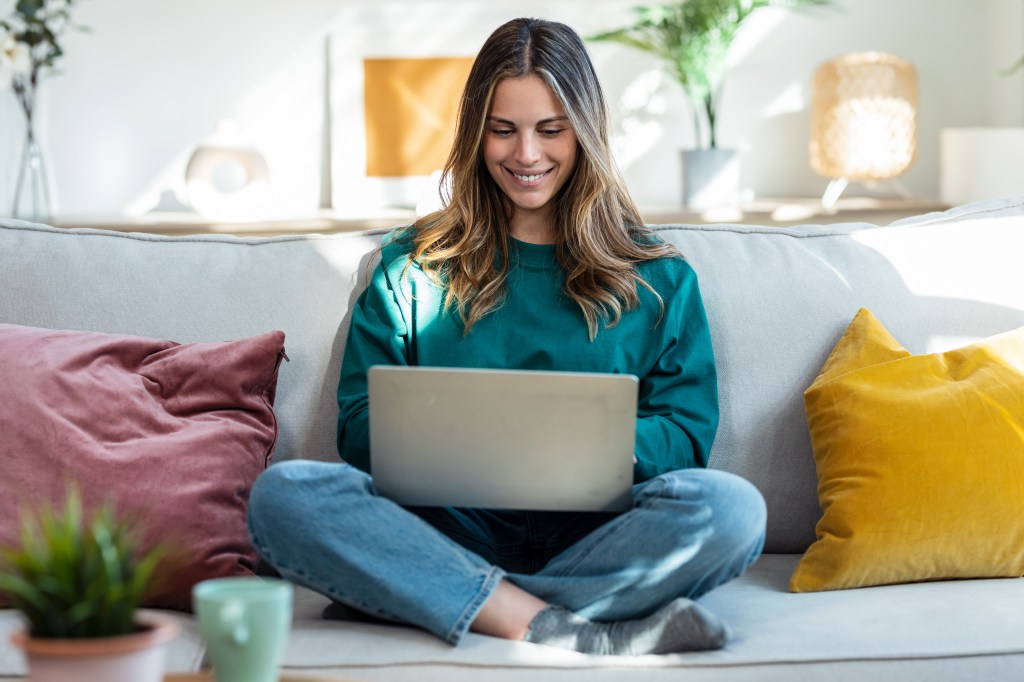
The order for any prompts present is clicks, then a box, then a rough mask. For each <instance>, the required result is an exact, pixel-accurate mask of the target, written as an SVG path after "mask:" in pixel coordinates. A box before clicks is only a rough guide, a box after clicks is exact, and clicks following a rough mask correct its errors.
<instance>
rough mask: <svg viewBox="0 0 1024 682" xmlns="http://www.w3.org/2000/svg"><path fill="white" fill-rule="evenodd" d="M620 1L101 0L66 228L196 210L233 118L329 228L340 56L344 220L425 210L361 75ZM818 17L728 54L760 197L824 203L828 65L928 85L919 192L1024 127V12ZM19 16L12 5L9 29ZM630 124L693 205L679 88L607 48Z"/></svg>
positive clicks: (50, 115) (592, 20) (76, 38)
mask: <svg viewBox="0 0 1024 682" xmlns="http://www.w3.org/2000/svg"><path fill="white" fill-rule="evenodd" d="M632 4H634V2H624V1H623V0H586V1H584V0H563V1H562V2H537V1H535V0H524V1H520V2H510V1H508V0H488V1H487V2H484V1H483V0H419V1H417V0H404V1H402V0H292V1H290V2H285V0H215V1H214V0H175V2H166V1H161V0H86V1H85V2H82V3H81V4H80V5H79V7H78V8H77V9H76V14H75V16H76V18H77V19H78V20H79V21H80V22H81V23H84V24H87V25H89V26H91V27H92V29H93V32H92V33H90V34H78V33H71V34H68V35H67V36H66V39H65V42H66V46H65V47H66V53H67V56H66V58H65V59H64V61H63V62H62V71H63V73H62V74H61V75H59V76H55V77H53V78H50V79H48V81H47V83H46V85H45V87H44V91H43V95H42V102H41V108H42V112H41V113H42V117H41V125H40V129H39V131H40V134H41V137H42V139H43V142H44V145H45V149H46V150H47V153H48V156H49V161H50V165H51V172H52V174H53V176H54V177H53V181H54V184H55V185H56V194H57V203H58V211H59V214H60V215H64V216H75V217H114V216H116V215H119V214H125V213H129V214H139V213H142V212H145V211H146V210H148V209H150V208H152V206H153V205H155V203H156V202H157V200H158V199H159V197H160V195H161V192H164V191H173V192H176V193H177V194H178V196H179V197H183V196H184V194H183V182H182V178H183V174H184V167H185V164H186V162H187V160H188V158H189V155H190V154H191V152H192V150H193V149H194V147H195V145H196V144H197V142H198V141H199V140H201V139H202V138H203V136H205V135H206V134H208V133H210V132H211V131H212V130H213V129H214V127H215V125H216V123H217V121H218V120H220V119H224V118H232V119H235V120H236V121H237V122H238V124H239V126H240V127H241V129H242V130H243V131H244V132H245V134H246V135H247V136H248V137H249V138H250V139H251V140H252V142H253V143H254V144H255V145H256V146H257V147H258V148H259V149H260V150H261V151H262V153H263V154H264V156H265V157H266V158H267V161H268V164H269V165H270V171H271V176H272V182H273V199H274V205H275V207H276V209H277V211H278V212H279V213H281V214H284V215H299V214H307V213H311V212H313V211H314V210H315V208H316V206H317V200H318V192H319V164H320V157H319V154H320V143H319V140H320V112H321V103H320V80H321V78H322V75H321V61H322V40H323V37H324V36H325V35H326V34H328V33H330V34H331V35H332V36H333V39H334V47H335V59H334V69H335V74H334V80H333V82H334V102H333V103H334V110H335V114H334V118H333V120H334V136H335V149H334V154H335V156H334V164H333V167H334V174H335V192H334V198H335V204H336V206H338V207H339V209H341V210H342V211H347V212H350V213H358V212H360V211H362V210H368V209H372V208H374V207H375V206H380V205H382V204H385V203H388V202H391V203H402V204H408V203H410V202H412V201H414V200H415V195H416V193H417V192H419V191H420V189H421V187H422V181H420V182H419V183H418V184H417V181H405V182H397V181H396V182H394V183H388V182H381V181H375V180H368V179H366V178H364V177H362V173H361V165H360V164H361V161H362V160H363V159H364V158H365V157H364V155H363V150H362V140H361V122H360V120H361V119H360V117H361V108H360V107H361V103H360V101H359V93H360V92H361V90H360V88H361V84H360V83H359V82H358V78H359V77H360V74H361V71H359V70H358V68H356V66H357V65H358V64H359V61H358V60H359V59H360V58H361V57H362V56H414V55H429V54H444V55H456V54H466V55H469V54H472V52H473V51H474V49H475V47H476V46H478V45H479V44H480V43H481V42H482V41H483V40H484V38H485V37H486V35H487V34H488V33H489V31H490V30H492V29H493V28H494V27H496V26H497V25H498V24H499V23H501V22H502V21H503V20H505V19H507V18H511V17H513V16H518V15H528V14H533V15H536V16H546V17H549V18H552V19H558V20H561V21H566V22H568V23H570V24H573V25H574V26H575V27H576V28H577V29H578V30H579V31H580V32H581V33H588V32H591V31H596V30H600V29H603V28H611V27H614V26H617V25H620V24H621V23H623V22H624V21H625V20H626V19H628V17H629V12H628V8H629V7H630V6H631V5H632ZM839 5H840V7H839V8H837V9H833V10H827V11H820V10H819V11H816V12H815V13H813V14H812V15H801V14H794V13H786V12H781V11H776V10H768V11H765V12H763V13H762V14H760V15H755V17H754V20H753V21H752V22H751V23H750V24H749V25H748V26H747V27H746V29H745V31H744V33H743V34H742V35H741V37H740V39H739V41H738V43H737V45H736V46H735V49H734V51H733V53H732V55H731V61H732V62H733V63H732V68H731V71H730V73H729V75H728V77H727V80H726V85H725V88H724V91H723V93H722V96H723V106H722V110H721V118H720V134H719V138H720V143H721V144H723V145H734V146H738V147H740V148H741V149H743V150H744V160H743V173H744V175H743V179H744V185H745V186H746V187H747V188H748V189H749V191H750V193H752V194H753V195H755V196H817V195H820V193H821V191H822V189H823V187H824V185H825V180H824V179H823V178H820V177H818V176H816V175H815V174H814V172H813V171H812V170H811V169H810V166H809V165H808V162H807V130H808V121H809V116H808V111H807V102H808V85H809V82H810V77H811V74H812V72H813V70H814V67H815V66H816V65H817V64H819V63H820V62H822V61H824V60H826V59H829V58H831V57H834V56H836V55H839V54H841V53H843V52H848V51H854V50H869V49H870V50H885V51H891V52H894V53H896V54H898V55H900V56H902V57H905V58H907V59H909V60H910V61H911V62H913V63H914V64H915V66H916V67H917V69H918V77H919V89H920V114H919V156H918V160H917V163H916V164H915V166H914V167H913V168H911V170H910V171H908V172H907V174H906V175H905V176H904V177H903V181H904V183H905V184H906V185H907V186H908V187H909V188H910V189H911V190H912V191H913V192H915V193H918V194H920V195H922V196H926V197H932V198H935V197H937V196H938V191H939V168H938V164H939V159H938V134H939V130H940V129H941V128H943V127H948V126H967V125H1015V126H1019V125H1024V74H1018V75H1016V76H1014V77H1004V76H1000V75H999V74H998V70H999V69H1000V68H1002V67H1003V66H1006V65H1008V64H1010V63H1012V62H1013V61H1014V60H1015V59H1016V58H1017V57H1018V56H1019V55H1020V54H1022V53H1024V0H980V1H978V0H970V1H969V0H841V2H840V3H839ZM11 6H13V0H3V1H0V11H2V12H3V13H4V14H6V13H7V11H8V9H9V8H10V7H11ZM591 49H592V53H593V55H594V59H595V62H596V63H597V65H598V70H599V72H600V74H601V77H602V80H603V82H604V84H605V88H606V90H607V92H608V95H609V99H610V100H611V103H612V107H613V111H614V124H615V131H616V140H615V142H616V149H617V154H618V158H619V161H620V164H621V165H622V166H623V167H624V170H625V173H626V178H627V181H628V182H629V184H630V186H631V189H632V191H633V193H634V195H635V197H636V198H637V199H638V201H639V202H640V203H641V204H642V205H644V206H648V207H658V208H666V207H673V206H678V205H679V203H680V195H681V192H680V189H679V185H680V171H679V161H678V150H679V149H681V148H683V147H686V146H688V145H690V144H691V142H692V133H691V124H690V121H691V114H690V112H689V109H688V105H687V103H686V102H685V100H684V99H683V97H682V95H681V93H680V92H679V90H678V88H677V86H675V84H674V83H672V82H671V81H669V80H668V79H666V78H664V77H662V76H661V73H660V72H659V71H658V69H657V67H656V65H655V63H654V62H653V61H652V60H651V59H650V58H648V57H647V56H646V55H643V54H640V53H636V52H633V51H630V50H628V49H627V48H623V47H619V46H615V45H608V44H593V45H592V48H591ZM20 140H21V120H20V118H19V112H18V111H17V109H16V107H15V105H14V101H13V96H11V95H10V93H0V215H3V214H6V212H7V211H8V209H9V196H10V194H11V192H12V191H13V185H14V177H15V171H16V167H17V163H16V162H17V158H18V155H19V153H20Z"/></svg>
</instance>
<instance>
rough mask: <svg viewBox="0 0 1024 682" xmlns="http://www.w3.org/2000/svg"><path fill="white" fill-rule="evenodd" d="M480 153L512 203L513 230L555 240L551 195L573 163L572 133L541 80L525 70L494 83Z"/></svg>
mask: <svg viewBox="0 0 1024 682" xmlns="http://www.w3.org/2000/svg"><path fill="white" fill-rule="evenodd" d="M483 156H484V163H485V164H486V166H487V171H488V172H489V173H490V174H491V177H492V178H494V181H495V182H496V183H498V187H500V188H501V191H502V192H504V193H505V195H506V196H507V197H508V198H509V199H510V200H511V201H512V204H513V205H514V206H515V214H514V215H513V219H512V233H513V235H515V236H517V237H524V236H526V237H530V236H532V237H547V238H548V240H549V241H553V237H554V234H553V228H554V222H553V219H552V218H553V203H552V199H553V198H554V197H555V195H557V194H558V191H559V190H560V189H561V188H562V186H563V185H564V184H565V182H566V180H568V179H569V177H570V176H571V175H572V171H573V168H575V167H576V133H574V132H573V129H572V127H571V126H570V125H569V118H568V117H567V116H566V114H565V109H564V108H563V107H562V104H561V103H560V102H559V101H558V98H557V97H555V93H553V92H552V91H551V88H549V87H548V86H547V85H546V84H545V83H544V81H542V80H541V79H540V78H538V77H537V76H523V77H521V78H506V79H505V80H503V81H501V82H499V83H498V85H497V87H495V89H494V96H493V98H492V101H491V110H490V112H489V114H488V117H487V123H486V129H485V131H484V143H483ZM545 233H546V234H545Z"/></svg>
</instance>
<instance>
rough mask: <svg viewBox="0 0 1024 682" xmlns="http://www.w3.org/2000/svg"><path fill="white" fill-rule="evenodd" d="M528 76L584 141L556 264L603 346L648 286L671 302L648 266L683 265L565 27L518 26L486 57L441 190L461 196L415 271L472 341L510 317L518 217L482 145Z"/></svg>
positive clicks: (417, 242)
mask: <svg viewBox="0 0 1024 682" xmlns="http://www.w3.org/2000/svg"><path fill="white" fill-rule="evenodd" d="M528 75H535V76H538V77H540V78H541V79H542V80H543V81H544V82H545V83H546V84H547V85H548V87H550V88H551V90H552V92H554V93H555V96H556V97H558V99H559V101H560V102H561V104H562V106H563V107H564V108H565V111H566V113H567V115H568V117H569V122H570V124H571V125H572V129H573V131H574V132H575V134H576V139H577V144H578V150H577V162H576V167H575V169H574V170H573V174H572V176H571V177H570V178H569V180H568V181H567V182H566V183H565V185H564V186H563V187H562V189H561V191H560V192H559V194H558V195H557V196H556V197H555V198H554V201H555V202H556V207H555V226H554V227H555V234H556V239H557V240H558V241H557V245H556V252H557V256H558V261H559V263H560V265H561V266H562V268H563V269H564V271H565V283H564V291H565V294H566V295H567V296H569V297H570V298H571V299H572V300H573V301H575V302H576V304H577V305H579V307H580V310H581V311H582V313H583V316H584V317H585V318H586V322H587V328H588V330H589V332H590V338H591V340H593V339H594V337H595V336H596V335H597V332H598V328H599V326H600V324H601V323H602V322H603V323H604V325H605V327H607V328H610V327H613V326H615V325H616V324H617V323H618V321H619V319H620V318H621V316H622V312H623V311H624V310H632V309H634V308H636V307H637V306H638V305H639V302H640V298H639V294H638V289H637V287H638V285H639V286H643V287H645V288H647V289H648V290H650V291H651V292H652V293H654V295H655V296H657V298H658V300H659V303H660V302H661V297H660V296H659V295H658V293H657V292H656V291H654V290H653V289H652V288H651V287H650V285H649V284H647V282H646V281H644V279H643V278H642V277H640V275H639V274H638V273H637V269H636V266H637V264H638V263H641V262H643V261H648V260H653V259H656V258H662V257H665V256H678V255H679V254H678V252H677V251H676V250H675V249H674V248H673V247H672V246H670V245H668V244H665V243H663V242H661V241H660V240H657V239H655V238H654V237H653V235H652V234H651V232H650V231H649V230H648V229H646V228H645V227H644V226H643V221H642V219H641V217H640V213H639V211H638V210H637V208H636V205H635V204H634V203H633V200H632V199H631V198H630V196H629V193H628V191H627V190H626V186H625V183H624V182H623V180H622V178H621V176H620V174H619V172H618V170H617V168H616V166H615V162H614V160H613V159H612V153H611V147H610V145H609V142H608V127H609V125H608V110H607V106H606V104H605V99H604V93H603V91H602V89H601V85H600V83H599V82H598V79H597V74H596V73H595V71H594V66H593V64H592V63H591V61H590V57H589V55H588V54H587V50H586V47H585V46H584V44H583V41H582V40H581V39H580V37H579V36H578V35H577V34H576V32H575V31H573V30H572V29H571V28H569V27H568V26H566V25H564V24H560V23H556V22H551V21H544V20H541V19H514V20H512V21H510V22H508V23H506V24H504V25H503V26H501V27H499V28H498V29H497V30H496V31H494V33H492V34H491V36H490V37H489V38H488V39H487V41H486V42H485V43H484V45H483V47H482V48H481V49H480V53H479V54H478V55H477V57H476V60H475V61H474V63H473V67H472V69H471V70H470V74H469V78H468V80H467V82H466V86H465V90H464V91H463V94H462V99H461V103H460V107H459V112H458V122H457V124H456V132H455V143H454V144H453V146H452V150H451V153H450V154H449V156H448V161H447V162H446V164H445V168H444V171H443V176H442V177H443V179H442V182H441V186H442V187H446V186H447V187H449V189H447V190H442V197H441V199H442V203H443V204H444V208H442V209H441V210H439V211H437V212H434V213H431V214H429V215H427V216H424V217H423V218H421V219H419V220H417V221H416V223H415V224H414V225H413V226H411V228H410V229H412V230H413V233H412V239H413V244H414V246H413V250H412V252H411V254H410V263H411V262H413V261H415V262H417V263H419V265H420V266H421V267H422V269H423V271H424V272H425V273H427V274H428V275H429V276H431V277H432V278H433V279H434V280H435V281H436V282H437V283H438V284H439V285H440V286H443V287H444V288H445V290H446V294H445V299H444V300H445V307H446V309H448V310H450V309H452V308H454V309H456V310H457V311H458V313H459V315H460V317H461V319H462V321H463V325H464V327H465V333H466V334H468V333H469V332H470V330H471V329H472V327H473V325H474V324H476V322H477V321H478V320H480V318H481V317H483V316H484V315H486V314H487V313H489V312H491V311H493V310H495V309H497V308H498V307H500V306H501V304H502V302H503V301H504V297H505V280H506V277H507V276H508V272H509V252H508V244H509V238H510V234H511V225H512V216H513V210H514V206H513V204H512V202H511V201H510V200H509V199H508V197H506V196H505V194H504V193H503V192H502V191H501V190H500V189H499V187H498V185H497V184H496V183H495V182H494V180H493V179H492V178H491V176H490V174H489V173H488V171H487V169H486V167H485V165H484V161H483V152H482V145H483V137H484V133H485V126H486V121H487V116H488V114H489V113H490V108H491V99H492V97H493V94H494V89H495V87H496V85H497V84H498V83H499V82H500V81H501V80H503V79H505V78H518V77H522V76H528ZM662 305H663V304H662Z"/></svg>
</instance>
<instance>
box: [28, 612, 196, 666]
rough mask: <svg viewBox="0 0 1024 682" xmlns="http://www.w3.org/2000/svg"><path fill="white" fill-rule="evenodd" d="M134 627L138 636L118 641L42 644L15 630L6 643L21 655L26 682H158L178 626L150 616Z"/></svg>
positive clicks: (73, 640) (81, 640)
mask: <svg viewBox="0 0 1024 682" xmlns="http://www.w3.org/2000/svg"><path fill="white" fill-rule="evenodd" d="M137 622H138V627H139V631H138V632H135V633H132V634H130V635H122V636H120V637H99V638H95V639H43V638H34V637H29V636H28V634H27V633H25V632H24V631H20V630H19V631H18V632H15V633H14V634H12V635H11V641H12V642H14V645H15V646H16V647H18V648H19V649H21V650H22V651H24V652H25V657H26V658H27V659H28V671H29V678H30V679H31V680H32V682H160V681H161V680H163V676H164V658H165V656H166V647H165V645H166V644H167V643H168V642H169V641H171V640H172V639H174V637H175V636H176V635H177V634H178V625H177V624H176V623H175V622H174V621H172V620H165V619H162V618H157V617H154V616H151V615H147V616H145V617H144V618H139V619H138V621H137Z"/></svg>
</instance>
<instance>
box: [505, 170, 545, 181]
mask: <svg viewBox="0 0 1024 682" xmlns="http://www.w3.org/2000/svg"><path fill="white" fill-rule="evenodd" d="M512 175H513V176H515V178H516V180H519V181H520V182H533V181H534V180H540V179H541V178H543V177H544V176H545V175H547V173H546V172H544V173H538V174H537V175H519V174H518V173H512Z"/></svg>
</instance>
